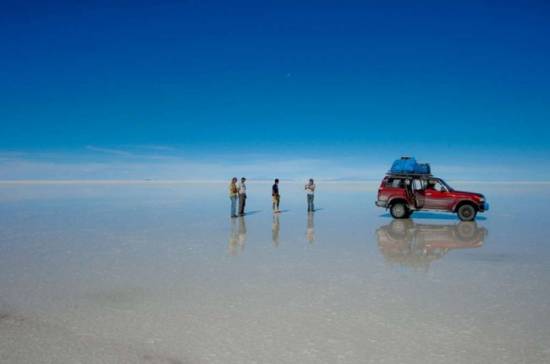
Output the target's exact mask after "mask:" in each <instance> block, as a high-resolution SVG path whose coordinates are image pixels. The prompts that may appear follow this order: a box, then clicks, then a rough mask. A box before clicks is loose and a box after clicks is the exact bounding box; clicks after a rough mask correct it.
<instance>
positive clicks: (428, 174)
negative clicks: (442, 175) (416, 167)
mask: <svg viewBox="0 0 550 364" xmlns="http://www.w3.org/2000/svg"><path fill="white" fill-rule="evenodd" d="M386 176H388V177H423V178H433V174H431V173H393V172H390V171H388V172H387V173H386Z"/></svg>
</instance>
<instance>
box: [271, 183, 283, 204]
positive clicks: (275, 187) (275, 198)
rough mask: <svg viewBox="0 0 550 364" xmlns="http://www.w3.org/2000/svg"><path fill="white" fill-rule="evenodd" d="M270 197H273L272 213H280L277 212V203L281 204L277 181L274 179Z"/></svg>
mask: <svg viewBox="0 0 550 364" xmlns="http://www.w3.org/2000/svg"><path fill="white" fill-rule="evenodd" d="M271 197H273V212H281V210H279V203H280V202H281V195H280V194H279V179H278V178H275V183H274V184H273V186H272V187H271Z"/></svg>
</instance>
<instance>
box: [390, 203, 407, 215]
mask: <svg viewBox="0 0 550 364" xmlns="http://www.w3.org/2000/svg"><path fill="white" fill-rule="evenodd" d="M408 211H409V209H408V208H407V206H405V204H404V203H402V202H396V203H394V204H393V205H391V207H390V214H391V216H393V217H394V218H395V219H406V218H407V214H408Z"/></svg>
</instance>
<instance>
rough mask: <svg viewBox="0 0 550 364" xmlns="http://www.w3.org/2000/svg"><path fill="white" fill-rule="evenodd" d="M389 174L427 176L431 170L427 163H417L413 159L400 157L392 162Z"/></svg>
mask: <svg viewBox="0 0 550 364" xmlns="http://www.w3.org/2000/svg"><path fill="white" fill-rule="evenodd" d="M389 173H391V174H415V175H429V174H431V168H430V165H429V164H428V163H418V162H417V161H416V159H415V158H413V157H401V159H397V160H396V161H394V162H393V164H392V166H391V168H390V171H389Z"/></svg>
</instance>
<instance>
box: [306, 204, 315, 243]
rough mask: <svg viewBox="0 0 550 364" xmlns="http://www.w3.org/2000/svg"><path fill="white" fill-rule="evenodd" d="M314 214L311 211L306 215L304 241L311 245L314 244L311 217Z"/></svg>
mask: <svg viewBox="0 0 550 364" xmlns="http://www.w3.org/2000/svg"><path fill="white" fill-rule="evenodd" d="M314 216H315V214H314V213H313V211H310V212H308V213H307V229H306V239H307V241H308V243H310V244H313V243H314V242H315V227H314V221H313V217H314Z"/></svg>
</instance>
